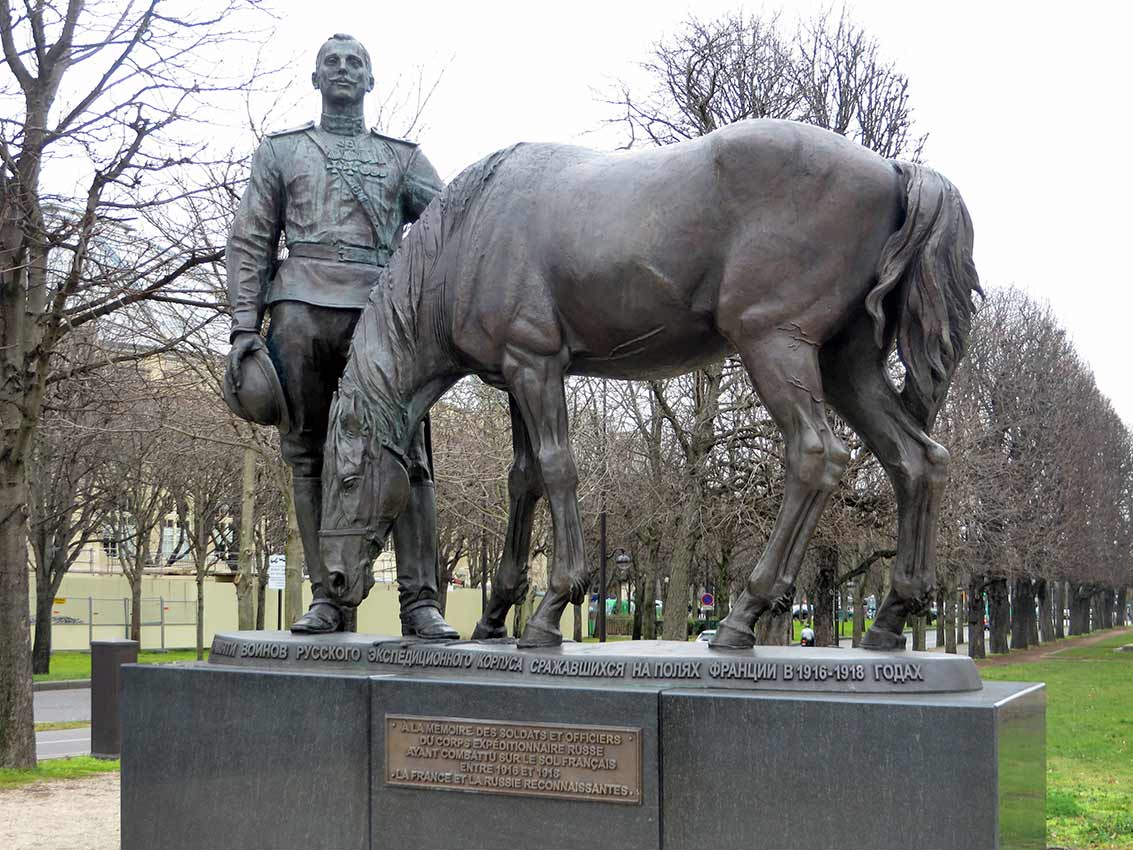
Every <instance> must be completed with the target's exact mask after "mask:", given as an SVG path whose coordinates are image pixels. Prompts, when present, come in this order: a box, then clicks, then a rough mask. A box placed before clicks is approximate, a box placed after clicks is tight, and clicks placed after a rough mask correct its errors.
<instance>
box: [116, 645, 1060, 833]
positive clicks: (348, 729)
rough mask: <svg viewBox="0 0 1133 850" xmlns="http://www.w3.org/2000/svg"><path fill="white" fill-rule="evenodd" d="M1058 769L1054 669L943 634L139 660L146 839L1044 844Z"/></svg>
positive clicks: (125, 822) (139, 776)
mask: <svg viewBox="0 0 1133 850" xmlns="http://www.w3.org/2000/svg"><path fill="white" fill-rule="evenodd" d="M297 763H301V764H302V765H303V774H302V777H301V780H302V781H297V774H296V772H295V767H294V766H295V765H296V764H297ZM824 764H836V765H839V766H841V767H845V768H846V769H848V770H852V771H859V772H860V774H859V775H861V776H863V777H866V776H869V775H872V774H876V773H877V772H878V771H880V772H884V773H886V774H887V775H896V774H897V773H899V774H900V776H901V777H902V778H901V781H900V782H886V783H880V784H879V783H876V782H869V781H867V780H863V781H861V782H845V783H838V784H837V785H836V786H833V787H827V786H824V787H823V790H822V793H820V794H818V793H815V787H816V786H815V784H814V781H815V776H816V775H817V774H816V772H815V771H816V770H820V769H821V765H824ZM1045 773H1046V766H1045V692H1044V689H1043V686H1042V685H1037V684H1031V683H1007V682H982V681H981V680H980V677H979V674H978V671H977V670H976V668H975V666H974V665H973V664H972V662H971V660H970V659H968V658H966V657H957V656H949V655H947V654H944V653H924V652H889V653H876V652H867V651H861V650H851V649H836V648H802V647H756V648H754V649H736V650H723V651H721V650H719V649H710V648H709V647H707V646H706V645H705V644H703V643H679V642H664V641H656V642H655V641H634V642H619V643H607V644H573V643H566V644H563V645H562V646H557V647H542V648H538V649H535V648H532V649H526V648H525V649H520V648H518V647H517V646H516V644H514V643H509V642H504V641H479V642H477V641H461V640H455V641H446V642H440V643H438V642H426V641H420V640H415V639H411V638H410V639H406V638H395V637H378V636H373V635H360V634H353V633H339V634H330V635H296V634H293V633H290V632H263V631H259V632H236V633H229V634H218V635H217V636H216V638H215V639H214V641H213V644H212V651H211V654H210V656H209V660H208V662H191V663H185V664H173V665H134V666H127V667H125V668H123V714H122V846H123V848H125V850H131V848H135V847H137V848H141V847H145V848H147V850H154V849H155V848H157V850H160V848H164V847H168V848H170V849H171V850H172V848H191V847H201V848H205V847H217V846H226V847H227V846H248V847H252V846H255V847H259V846H266V847H277V846H278V847H304V848H308V849H309V850H313V848H319V847H326V848H333V847H361V848H370V850H377V848H383V849H384V848H412V850H429V848H436V850H442V848H467V847H498V846H504V847H523V848H552V849H553V850H554V849H555V848H562V847H568V846H569V847H575V846H593V847H616V848H617V850H636V848H650V849H651V850H659V848H686V847H694V846H698V847H699V846H703V847H747V848H755V850H771V848H774V850H790V848H804V847H805V848H813V847H835V846H837V847H858V848H867V847H868V848H875V850H898V848H901V850H905V848H908V847H948V848H950V850H987V848H989V847H1012V848H1022V850H1044V848H1045V813H1044V806H1043V804H1042V801H1043V800H1044V799H1045ZM228 799H240V800H242V801H243V802H245V803H246V805H241V806H227V805H217V801H221V800H228ZM203 810H207V811H208V816H207V817H204V818H202V817H201V812H202V811H203ZM957 811H963V812H964V813H965V816H964V817H963V818H957V817H956V812H957ZM154 812H159V813H160V816H155V815H154V814H153V813H154Z"/></svg>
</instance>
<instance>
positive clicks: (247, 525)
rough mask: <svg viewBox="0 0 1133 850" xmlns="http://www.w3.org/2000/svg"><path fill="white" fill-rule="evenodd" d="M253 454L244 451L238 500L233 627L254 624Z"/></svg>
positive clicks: (254, 463) (254, 531)
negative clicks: (238, 550) (238, 536)
mask: <svg viewBox="0 0 1133 850" xmlns="http://www.w3.org/2000/svg"><path fill="white" fill-rule="evenodd" d="M255 512H256V451H255V449H253V448H246V449H244V474H243V478H242V483H241V498H240V565H239V567H238V568H237V572H236V628H238V629H239V630H240V631H247V630H250V629H252V628H253V627H254V626H255V624H256V610H255V608H256V598H255V589H256V521H255Z"/></svg>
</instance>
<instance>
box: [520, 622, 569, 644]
mask: <svg viewBox="0 0 1133 850" xmlns="http://www.w3.org/2000/svg"><path fill="white" fill-rule="evenodd" d="M562 643H563V633H562V632H560V631H559V630H558V629H553V630H552V629H547V628H543V627H542V626H537V625H535V624H534V623H528V624H527V628H525V629H524V630H523V637H521V638H520V639H519V643H518V644H517V646H518V647H519V648H520V649H537V648H539V647H544V646H562Z"/></svg>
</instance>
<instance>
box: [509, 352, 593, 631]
mask: <svg viewBox="0 0 1133 850" xmlns="http://www.w3.org/2000/svg"><path fill="white" fill-rule="evenodd" d="M565 369H566V354H565V352H563V353H561V354H559V355H554V356H539V355H533V354H529V353H528V352H525V351H519V350H515V349H512V348H509V349H508V351H507V353H506V354H505V356H504V361H503V373H504V378H505V379H506V380H507V383H508V388H509V390H510V391H511V394H512V396H513V397H514V398H515V402H516V405H517V406H518V407H519V410H520V413H521V414H522V416H523V421H524V423H525V424H526V425H527V433H528V435H529V437H530V438H531V448H532V449H533V450H534V454H535V457H536V459H537V460H538V464H539V477H540V478H541V479H542V481H543V487H544V490H545V492H546V494H547V503H548V506H549V507H550V510H551V525H552V528H553V530H554V549H553V552H552V555H551V565H550V569H549V570H548V577H547V584H548V587H547V594H546V596H544V597H543V601H542V603H541V604H540V605H539V608H538V610H536V611H535V614H534V615H533V616H532V617H531V619H530V620H528V621H527V627H526V628H525V629H524V631H523V636H522V637H521V638H520V641H519V645H520V646H521V647H532V646H557V645H559V644H560V643H562V641H563V635H562V632H561V631H559V621H560V620H561V619H562V615H563V611H565V610H566V606H567V604H568V603H570V602H581V601H582V600H583V599H584V598H585V594H586V589H587V584H588V581H587V573H586V563H585V558H584V552H583V543H582V522H581V520H580V519H579V515H578V472H577V470H576V468H575V465H574V455H573V454H572V452H571V448H570V437H569V432H568V428H567V404H566V393H565V392H564V389H563V374H564V371H565Z"/></svg>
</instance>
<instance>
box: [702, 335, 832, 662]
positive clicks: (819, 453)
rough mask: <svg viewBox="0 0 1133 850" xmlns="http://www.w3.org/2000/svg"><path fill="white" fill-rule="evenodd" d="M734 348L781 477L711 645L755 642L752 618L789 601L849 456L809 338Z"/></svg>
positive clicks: (786, 338) (729, 646)
mask: <svg viewBox="0 0 1133 850" xmlns="http://www.w3.org/2000/svg"><path fill="white" fill-rule="evenodd" d="M737 347H738V348H739V350H740V354H741V356H742V357H743V361H744V365H745V366H746V367H747V370H748V374H749V375H750V376H751V379H752V382H753V383H754V384H755V389H756V392H758V393H759V397H760V398H761V399H762V400H763V403H764V405H766V407H767V409H768V411H769V412H770V413H771V416H772V417H773V418H774V419H775V422H776V424H778V426H779V428H780V429H781V430H782V432H783V436H784V438H785V440H786V449H787V451H786V467H787V470H786V471H787V481H786V488H785V492H784V494H783V503H782V505H781V506H780V508H779V515H778V517H777V518H776V519H775V527H774V529H772V531H771V537H770V538H769V539H768V541H767V546H766V548H765V549H764V550H763V554H762V555H761V556H760V559H759V563H758V564H757V565H756V567H755V569H754V571H753V572H752V574H751V578H750V579H749V581H748V584H747V588H746V589H745V590H744V591H743V592H742V593H740V595H739V597H738V598H737V599H736V601H735V603H734V604H733V606H732V611H731V613H730V614H728V616H727V617H726V618H725V619H724V620H723V622H721V623H720V627H719V629H717V631H716V636H715V637H714V638H713V639H712V641H711V646H713V647H717V648H724V649H741V648H746V647H750V646H753V645H754V644H755V635H754V634H753V633H752V626H753V625H754V624H755V621H756V620H757V619H758V618H759V617H760V616H761V615H762V614H763V613H764V612H765V611H768V610H769V609H773V608H779V607H781V606H783V605H784V604H786V605H790V598H789V597H790V595H791V593H792V591H793V588H794V584H795V578H796V576H797V575H798V570H799V565H800V564H801V563H802V557H803V553H804V552H805V551H806V547H807V544H808V543H809V542H810V537H811V534H813V533H814V526H815V524H816V523H817V522H818V518H819V517H820V516H821V515H822V510H823V508H825V507H826V502H827V501H828V500H829V498H830V492H831V491H832V490H833V489H834V487H835V485H836V484H837V483H838V479H839V478H840V477H841V476H842V473H843V472H844V471H845V469H846V462H847V460H848V458H849V455H848V453H847V451H846V447H845V446H844V445H843V444H842V442H841V441H840V440H839V439H838V438H837V437H836V436H835V435H834V433H833V431H831V429H830V424H829V423H828V422H827V420H826V410H825V408H824V406H823V401H822V381H821V378H820V376H819V370H818V355H817V352H816V351H815V349H814V347H813V346H812V345H810V344H807V343H806V342H800V341H799V340H798V339H797V337H794V336H791V335H788V334H786V333H776V334H774V335H773V336H772V337H770V338H769V339H764V340H761V341H759V342H758V343H752V344H748V345H746V347H745V346H743V345H740V346H737Z"/></svg>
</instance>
